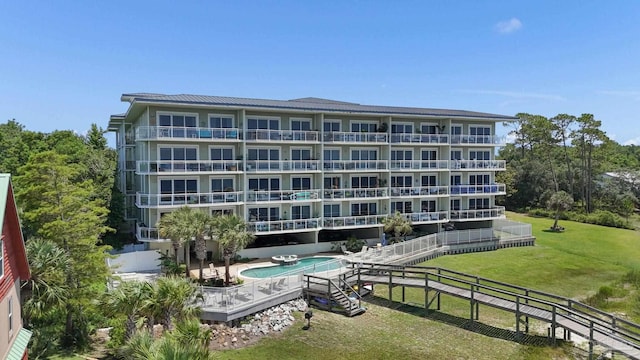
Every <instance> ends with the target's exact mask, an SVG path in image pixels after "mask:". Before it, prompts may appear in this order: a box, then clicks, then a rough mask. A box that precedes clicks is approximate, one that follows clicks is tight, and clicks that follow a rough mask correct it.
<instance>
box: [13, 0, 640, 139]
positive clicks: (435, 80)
mask: <svg viewBox="0 0 640 360" xmlns="http://www.w3.org/2000/svg"><path fill="white" fill-rule="evenodd" d="M639 15H640V2H639V1H616V2H604V1H599V2H598V1H541V0H538V1H384V2H383V1H314V2H312V1H259V2H257V1H256V2H253V1H241V0H240V1H184V2H174V1H171V2H169V1H153V2H150V1H149V2H146V1H115V0H110V1H84V2H81V1H38V2H36V1H34V2H22V1H4V2H2V3H1V4H0V121H3V122H4V121H6V120H7V119H12V118H15V119H16V120H17V121H19V122H20V123H22V124H24V125H26V127H27V128H28V129H31V130H39V131H52V130H54V129H73V130H76V131H78V132H84V131H86V130H87V129H88V128H89V126H90V124H91V123H92V122H95V123H97V124H99V125H100V126H103V127H106V126H107V123H108V119H109V115H111V114H115V113H120V112H123V111H125V110H126V108H127V104H125V103H121V102H120V95H121V94H122V93H126V92H158V93H166V94H178V93H191V94H202V95H222V96H238V97H256V98H267V99H293V98H300V97H307V96H315V97H324V98H329V99H335V100H343V101H351V102H357V103H361V104H375V105H400V106H418V107H430V108H449V109H464V110H473V111H483V112H491V113H498V114H505V115H514V114H516V113H518V112H528V113H533V114H541V115H545V116H554V115H556V114H558V113H569V114H574V115H580V114H581V113H592V114H594V115H595V117H596V119H599V120H601V121H602V123H603V128H604V130H605V131H606V132H607V134H608V135H609V136H610V137H612V138H613V139H615V140H616V141H618V142H620V143H623V144H625V143H626V144H629V143H634V144H640V126H637V125H636V120H637V118H638V110H639V109H638V108H639V105H640V71H639V69H638V67H639V65H640V62H639V61H638V59H640V40H639V39H640V22H639V21H638V16H639Z"/></svg>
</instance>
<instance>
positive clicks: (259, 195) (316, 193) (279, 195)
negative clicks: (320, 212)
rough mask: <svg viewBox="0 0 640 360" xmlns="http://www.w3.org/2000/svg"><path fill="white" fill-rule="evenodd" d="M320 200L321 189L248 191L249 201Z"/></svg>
mask: <svg viewBox="0 0 640 360" xmlns="http://www.w3.org/2000/svg"><path fill="white" fill-rule="evenodd" d="M312 200H320V190H319V189H309V190H274V191H262V190H249V191H247V201H251V202H262V201H312Z"/></svg>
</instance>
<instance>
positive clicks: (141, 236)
mask: <svg viewBox="0 0 640 360" xmlns="http://www.w3.org/2000/svg"><path fill="white" fill-rule="evenodd" d="M136 238H137V239H138V241H145V242H151V241H158V242H164V241H169V240H168V239H162V238H161V237H160V234H159V233H158V229H157V228H153V227H147V226H146V225H144V224H137V223H136Z"/></svg>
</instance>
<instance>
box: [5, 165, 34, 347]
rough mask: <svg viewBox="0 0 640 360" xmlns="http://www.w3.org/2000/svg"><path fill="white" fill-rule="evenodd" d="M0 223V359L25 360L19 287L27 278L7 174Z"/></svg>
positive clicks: (25, 336) (25, 333)
mask: <svg viewBox="0 0 640 360" xmlns="http://www.w3.org/2000/svg"><path fill="white" fill-rule="evenodd" d="M0 221H1V222H0V234H2V236H1V237H0V317H1V318H0V359H10V360H18V359H27V358H28V353H27V344H28V343H29V339H30V338H31V331H29V330H27V329H24V328H23V327H22V315H21V304H22V303H21V301H20V285H21V281H26V280H28V279H29V277H30V276H31V274H30V272H29V262H28V261H27V255H26V251H25V247H24V240H23V238H22V229H21V228H20V220H19V218H18V208H17V207H16V203H15V200H14V197H13V189H12V187H11V176H10V175H9V174H0Z"/></svg>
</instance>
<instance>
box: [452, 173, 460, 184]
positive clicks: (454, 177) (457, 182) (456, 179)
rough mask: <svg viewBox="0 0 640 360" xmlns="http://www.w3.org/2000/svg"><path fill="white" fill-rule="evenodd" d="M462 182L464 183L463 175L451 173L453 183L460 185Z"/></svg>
mask: <svg viewBox="0 0 640 360" xmlns="http://www.w3.org/2000/svg"><path fill="white" fill-rule="evenodd" d="M460 184H462V176H460V175H451V185H460Z"/></svg>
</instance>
